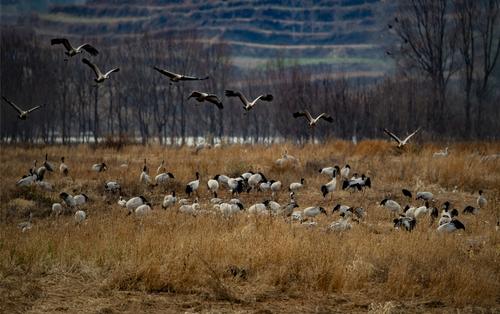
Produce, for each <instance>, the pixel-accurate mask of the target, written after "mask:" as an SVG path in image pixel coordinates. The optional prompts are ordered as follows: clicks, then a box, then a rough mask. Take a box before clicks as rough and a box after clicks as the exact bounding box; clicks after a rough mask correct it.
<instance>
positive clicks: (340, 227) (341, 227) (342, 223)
mask: <svg viewBox="0 0 500 314" xmlns="http://www.w3.org/2000/svg"><path fill="white" fill-rule="evenodd" d="M349 220H350V219H349V217H340V218H339V219H338V220H337V221H334V222H332V223H331V224H330V225H329V226H328V229H327V230H329V231H336V232H342V231H346V230H349V229H351V228H352V224H351V223H350V222H349Z"/></svg>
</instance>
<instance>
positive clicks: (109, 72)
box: [104, 68, 120, 76]
mask: <svg viewBox="0 0 500 314" xmlns="http://www.w3.org/2000/svg"><path fill="white" fill-rule="evenodd" d="M119 71H120V68H114V69H111V70H109V71H108V72H106V74H104V76H108V75H110V74H111V73H113V72H119Z"/></svg>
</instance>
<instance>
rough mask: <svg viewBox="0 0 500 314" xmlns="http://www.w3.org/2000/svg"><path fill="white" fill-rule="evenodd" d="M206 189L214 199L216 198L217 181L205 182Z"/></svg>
mask: <svg viewBox="0 0 500 314" xmlns="http://www.w3.org/2000/svg"><path fill="white" fill-rule="evenodd" d="M207 187H208V190H209V191H210V192H211V193H212V194H213V195H214V197H217V190H219V181H217V180H215V179H210V180H208V181H207Z"/></svg>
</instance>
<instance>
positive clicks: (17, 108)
mask: <svg viewBox="0 0 500 314" xmlns="http://www.w3.org/2000/svg"><path fill="white" fill-rule="evenodd" d="M2 98H3V100H5V101H6V102H7V103H8V104H9V105H11V106H12V108H14V109H15V110H16V111H17V112H19V114H21V113H23V110H22V109H21V108H19V107H18V106H17V105H16V104H15V103H13V102H12V101H10V100H8V99H7V98H5V97H4V96H2Z"/></svg>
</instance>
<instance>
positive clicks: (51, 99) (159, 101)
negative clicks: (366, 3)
mask: <svg viewBox="0 0 500 314" xmlns="http://www.w3.org/2000/svg"><path fill="white" fill-rule="evenodd" d="M498 2H499V1H498V0H496V1H495V0H483V1H473V0H453V1H447V0H437V1H434V0H408V1H405V2H402V4H400V5H399V7H398V10H397V11H396V13H395V16H394V20H391V21H390V23H389V26H388V28H389V31H390V32H391V33H392V34H393V35H394V36H393V37H394V39H395V40H394V43H393V45H392V46H391V47H390V48H389V49H388V51H387V54H389V55H390V56H392V57H394V60H395V64H396V66H395V71H394V73H392V74H388V75H386V76H384V77H382V78H379V79H377V80H375V81H372V82H370V83H367V82H366V81H363V80H361V79H352V78H349V76H348V73H346V74H345V75H342V74H338V73H337V75H336V76H335V77H333V76H332V77H330V78H317V77H315V73H314V72H313V71H312V70H311V68H309V67H306V66H301V65H292V66H290V65H288V64H286V63H285V62H284V60H282V59H279V58H276V60H273V61H272V62H269V63H268V64H267V65H266V66H265V67H262V68H258V69H255V70H248V71H242V70H240V69H237V68H235V67H234V65H233V63H232V59H231V51H230V48H229V46H227V45H226V44H224V43H223V42H218V43H212V44H207V43H206V42H204V41H201V40H198V39H197V36H196V32H195V31H193V32H192V33H191V34H190V35H189V36H186V34H183V36H182V38H175V37H169V38H165V39H158V38H151V37H149V36H148V35H147V34H145V35H143V36H138V37H135V38H131V39H129V40H127V41H125V42H122V43H119V44H118V43H113V44H108V43H106V42H104V41H99V40H94V39H88V40H86V39H85V38H72V40H73V41H74V42H75V44H77V43H79V42H82V43H83V42H84V41H91V42H92V44H93V45H94V46H96V47H97V48H98V49H99V51H100V54H99V55H98V56H97V57H94V58H92V60H93V61H94V62H95V63H96V64H98V65H99V66H100V67H102V68H103V69H107V68H111V67H115V66H119V67H120V69H121V70H120V72H118V73H115V74H116V75H114V76H112V77H111V79H109V80H107V81H106V82H105V83H102V84H100V85H99V86H98V87H95V85H96V84H95V83H94V81H93V73H92V71H91V70H90V69H89V68H88V67H86V66H85V65H83V64H82V62H81V58H82V56H76V57H73V58H70V59H69V60H68V61H64V60H63V59H64V58H65V56H64V54H63V50H62V47H60V46H58V47H51V46H50V42H49V40H48V39H47V38H45V37H44V38H42V37H39V36H37V35H35V32H34V31H33V30H30V29H27V28H19V27H3V28H2V29H1V38H0V41H1V42H0V43H1V50H0V58H1V59H0V62H1V64H0V67H1V69H0V83H1V94H2V95H3V96H6V97H7V98H9V99H11V100H12V101H14V102H15V103H16V104H18V105H19V106H21V107H23V108H27V107H30V106H35V105H39V104H46V106H45V107H44V108H43V109H42V110H39V111H37V112H34V113H33V114H32V116H30V117H29V118H28V120H27V121H19V120H17V119H16V116H15V111H14V110H12V108H10V106H8V105H7V104H6V103H4V102H2V105H1V106H0V115H1V117H0V122H1V125H0V139H1V141H3V142H33V141H42V142H46V143H54V142H62V143H70V142H95V141H104V140H110V141H124V142H131V141H139V142H141V143H148V142H152V141H158V142H159V143H162V144H172V143H177V144H181V145H182V144H185V143H186V142H187V141H188V139H189V138H193V137H195V138H197V137H203V138H204V139H205V140H206V141H214V140H216V141H219V140H221V139H224V140H227V139H234V138H238V139H245V140H249V141H253V142H263V141H273V140H275V139H277V138H283V139H288V140H299V141H304V140H308V139H309V137H310V136H311V131H310V130H309V128H308V127H307V125H306V123H305V121H302V120H301V119H300V120H295V119H294V118H293V117H292V113H293V112H294V111H297V110H302V109H308V110H309V111H311V113H313V115H314V114H319V113H321V112H327V113H329V114H330V115H331V116H332V117H333V119H334V122H333V123H331V124H328V123H326V122H325V121H322V122H320V123H319V124H318V126H317V128H316V130H315V137H316V138H317V139H325V138H343V139H351V138H352V137H353V136H355V137H356V138H357V139H362V138H375V137H383V136H384V135H383V133H382V132H381V130H382V128H388V129H391V130H393V131H395V132H396V133H406V132H410V131H413V130H414V129H416V128H417V127H419V126H421V127H422V128H423V131H424V132H423V135H422V136H423V137H424V138H425V139H438V140H439V139H441V140H448V139H463V138H488V139H498V138H499V137H500V123H498V121H499V118H500V110H499V105H498V104H499V103H500V92H499V89H498V86H499V81H500V79H499V77H500V75H499V70H498V62H497V60H498V54H499V50H500V34H499V32H500V17H499V3H498ZM153 66H159V67H162V68H167V69H169V70H172V71H174V72H178V73H184V74H192V75H199V76H204V75H209V76H210V79H208V80H205V81H198V82H180V83H173V84H169V81H168V79H167V78H166V77H164V76H162V75H160V74H159V73H157V72H156V71H154V70H153ZM225 89H233V90H240V91H242V92H243V93H245V94H246V95H248V96H249V97H256V96H258V95H260V94H263V93H271V94H272V95H273V96H274V100H273V101H272V102H271V103H258V104H257V105H256V107H255V108H254V109H253V110H251V111H250V112H248V113H246V114H245V112H244V110H243V109H242V105H241V103H240V102H239V100H238V99H236V98H225V97H224V96H223V95H224V90H225ZM193 90H199V91H207V92H211V93H215V94H217V95H219V97H221V99H222V100H223V103H224V109H223V110H219V109H217V108H216V107H215V106H214V105H211V104H207V103H198V102H196V101H195V100H194V99H190V100H188V99H187V96H189V94H190V92H191V91H193Z"/></svg>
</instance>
